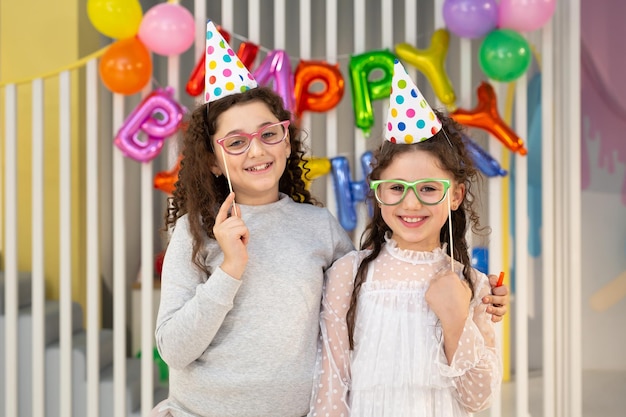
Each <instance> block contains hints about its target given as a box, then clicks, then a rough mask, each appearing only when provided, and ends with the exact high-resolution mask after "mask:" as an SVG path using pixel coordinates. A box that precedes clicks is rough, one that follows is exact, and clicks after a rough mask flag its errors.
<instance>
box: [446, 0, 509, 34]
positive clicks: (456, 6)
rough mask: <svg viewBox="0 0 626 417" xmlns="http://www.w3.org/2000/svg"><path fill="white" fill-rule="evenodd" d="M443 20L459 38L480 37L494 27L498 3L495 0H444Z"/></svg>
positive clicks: (496, 20)
mask: <svg viewBox="0 0 626 417" xmlns="http://www.w3.org/2000/svg"><path fill="white" fill-rule="evenodd" d="M443 20H444V22H446V27H447V28H448V30H449V31H450V32H452V33H454V34H455V35H457V36H460V37H461V38H470V39H472V38H480V37H483V36H485V35H486V34H487V33H489V32H491V31H492V30H493V29H495V28H496V26H497V24H498V3H496V1H495V0H445V2H444V3H443Z"/></svg>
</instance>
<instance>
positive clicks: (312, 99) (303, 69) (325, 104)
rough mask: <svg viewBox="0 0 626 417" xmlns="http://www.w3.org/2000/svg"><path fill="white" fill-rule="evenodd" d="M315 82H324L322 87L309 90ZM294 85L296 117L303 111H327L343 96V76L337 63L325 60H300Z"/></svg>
mask: <svg viewBox="0 0 626 417" xmlns="http://www.w3.org/2000/svg"><path fill="white" fill-rule="evenodd" d="M317 82H320V83H322V84H324V89H323V90H322V91H315V92H313V91H311V86H312V85H313V84H315V83H317ZM294 85H295V87H294V90H293V91H294V95H295V99H296V112H295V113H296V117H297V118H300V116H302V113H304V112H305V111H314V112H325V111H328V110H330V109H332V108H334V107H335V106H337V104H339V102H340V101H341V98H342V97H343V76H342V75H341V72H340V71H339V65H331V64H329V63H327V62H322V61H300V64H298V67H297V68H296V74H295V82H294Z"/></svg>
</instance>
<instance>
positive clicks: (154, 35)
mask: <svg viewBox="0 0 626 417" xmlns="http://www.w3.org/2000/svg"><path fill="white" fill-rule="evenodd" d="M194 37H195V23H194V18H193V15H192V14H191V13H190V12H189V10H187V9H186V8H184V7H183V6H181V5H179V4H177V3H161V4H157V5H156V6H154V7H152V8H151V9H150V10H148V11H147V12H146V15H145V16H144V18H143V20H142V21H141V25H139V39H141V41H142V42H143V43H144V44H145V45H146V47H147V48H148V49H150V50H151V51H152V52H154V53H157V54H159V55H166V56H167V55H178V54H181V53H183V52H185V51H186V50H187V49H189V47H190V46H191V45H192V44H193V41H194Z"/></svg>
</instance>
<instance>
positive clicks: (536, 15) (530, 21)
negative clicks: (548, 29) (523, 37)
mask: <svg viewBox="0 0 626 417" xmlns="http://www.w3.org/2000/svg"><path fill="white" fill-rule="evenodd" d="M555 8H556V0H501V1H500V5H499V9H498V10H499V13H498V15H499V16H498V27H499V28H500V29H513V30H515V31H517V32H532V31H533V30H536V29H539V28H541V27H542V26H543V25H545V24H546V23H548V21H549V20H550V18H551V17H552V15H553V14H554V9H555Z"/></svg>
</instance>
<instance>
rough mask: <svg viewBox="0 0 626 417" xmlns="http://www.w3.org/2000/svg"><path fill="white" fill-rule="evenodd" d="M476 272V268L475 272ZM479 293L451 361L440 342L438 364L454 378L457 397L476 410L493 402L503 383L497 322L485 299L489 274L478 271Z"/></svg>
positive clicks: (476, 285) (470, 409)
mask: <svg viewBox="0 0 626 417" xmlns="http://www.w3.org/2000/svg"><path fill="white" fill-rule="evenodd" d="M475 273H476V272H475ZM476 274H477V275H478V278H477V279H476V280H474V287H475V294H476V295H475V296H474V299H473V300H472V303H471V304H470V314H469V316H468V318H467V321H466V323H465V326H464V327H463V333H462V334H461V338H460V339H459V345H458V348H457V350H456V353H455V354H454V357H453V359H452V363H451V364H450V365H448V361H447V360H446V356H445V353H444V348H443V343H445V340H442V343H441V344H440V345H439V350H438V354H437V356H438V359H437V366H438V368H439V370H440V372H441V374H442V375H443V376H446V377H450V378H452V379H453V381H454V386H455V388H456V394H457V399H458V400H459V402H460V403H461V405H462V406H463V407H464V408H465V409H466V410H467V411H469V412H472V413H475V412H478V411H481V410H484V409H485V408H488V407H489V406H490V405H491V401H492V399H493V397H494V396H495V395H497V393H498V392H499V390H500V386H501V383H502V365H501V360H500V352H499V347H498V343H497V339H496V334H495V323H493V322H492V321H491V316H490V314H488V313H487V311H486V309H487V306H486V305H484V304H483V303H482V302H481V300H482V298H483V297H484V296H485V295H487V294H488V293H489V292H490V286H489V281H488V278H487V276H486V275H484V274H482V273H476Z"/></svg>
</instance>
